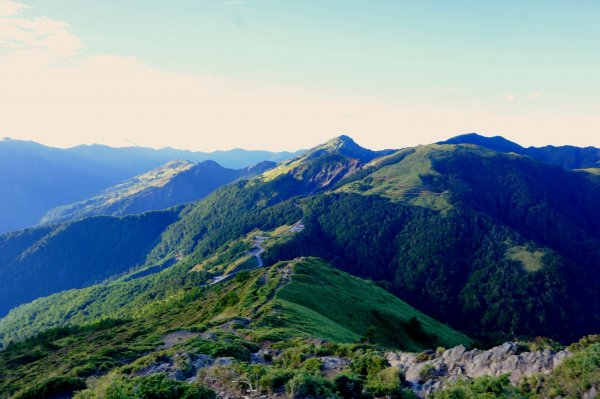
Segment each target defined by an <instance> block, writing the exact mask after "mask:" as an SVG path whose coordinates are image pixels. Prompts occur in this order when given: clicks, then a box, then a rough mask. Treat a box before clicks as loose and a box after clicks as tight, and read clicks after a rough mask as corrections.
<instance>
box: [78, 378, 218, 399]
mask: <svg viewBox="0 0 600 399" xmlns="http://www.w3.org/2000/svg"><path fill="white" fill-rule="evenodd" d="M215 397H216V395H215V393H214V392H213V391H212V390H210V389H208V388H205V387H203V386H200V385H190V384H187V383H185V382H181V381H175V380H171V379H169V378H167V376H166V375H165V374H154V375H151V376H145V377H135V378H131V379H130V378H128V377H125V376H122V375H111V376H109V377H108V378H107V380H106V381H105V383H104V384H99V385H98V386H97V387H95V388H94V389H89V390H87V391H83V392H81V393H80V394H78V395H77V396H76V398H77V399H132V398H134V399H214V398H215Z"/></svg>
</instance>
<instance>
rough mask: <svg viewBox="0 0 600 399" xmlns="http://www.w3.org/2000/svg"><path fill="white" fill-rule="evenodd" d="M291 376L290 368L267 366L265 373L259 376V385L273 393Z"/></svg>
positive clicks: (282, 386)
mask: <svg viewBox="0 0 600 399" xmlns="http://www.w3.org/2000/svg"><path fill="white" fill-rule="evenodd" d="M293 376H294V372H293V371H291V370H286V369H280V368H275V367H269V368H268V369H267V372H266V373H265V375H263V376H262V377H261V379H260V381H259V385H260V386H261V387H262V388H263V389H266V390H267V391H269V393H271V394H273V393H275V392H277V391H279V390H281V389H282V388H284V387H285V384H286V383H287V382H288V381H289V380H290V379H292V377H293Z"/></svg>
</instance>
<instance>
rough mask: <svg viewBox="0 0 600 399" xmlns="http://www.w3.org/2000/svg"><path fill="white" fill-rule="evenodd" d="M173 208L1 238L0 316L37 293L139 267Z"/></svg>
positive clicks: (80, 284)
mask: <svg viewBox="0 0 600 399" xmlns="http://www.w3.org/2000/svg"><path fill="white" fill-rule="evenodd" d="M176 217H177V210H170V211H164V212H153V213H146V214H144V215H140V216H129V217H125V218H109V217H95V218H88V219H84V220H81V221H78V222H74V223H67V224H60V225H55V226H51V227H40V228H31V229H27V230H23V231H19V232H16V233H7V234H5V235H2V236H0V315H2V316H4V315H6V313H7V312H8V311H9V310H10V309H11V308H13V307H15V306H17V305H20V304H22V303H26V302H29V301H31V300H33V299H36V298H39V297H41V296H46V295H49V294H52V293H55V292H59V291H62V290H66V289H70V288H79V287H85V286H89V285H92V284H95V283H98V282H100V281H102V280H104V279H107V278H110V277H114V276H116V275H119V274H123V273H125V272H127V271H129V270H130V269H132V268H135V267H138V266H141V265H144V264H145V263H146V255H147V254H148V253H149V252H150V251H151V250H152V248H153V247H154V246H155V245H156V244H157V243H158V241H159V239H160V235H161V233H162V232H163V231H164V229H165V228H166V227H167V226H168V225H169V224H171V223H172V222H173V221H174V220H175V219H176Z"/></svg>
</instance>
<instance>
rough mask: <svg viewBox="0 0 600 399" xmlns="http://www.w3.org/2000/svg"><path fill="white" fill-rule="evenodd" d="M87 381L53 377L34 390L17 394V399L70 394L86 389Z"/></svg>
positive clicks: (42, 398)
mask: <svg viewBox="0 0 600 399" xmlns="http://www.w3.org/2000/svg"><path fill="white" fill-rule="evenodd" d="M85 387H86V385H85V380H84V379H83V378H79V377H70V376H61V377H51V378H48V379H47V380H44V381H42V382H40V383H39V384H37V385H35V386H34V387H32V388H29V389H27V390H25V391H21V392H19V393H17V394H16V395H15V396H14V398H15V399H45V398H48V397H50V396H53V395H58V394H70V393H73V392H75V391H79V390H81V389H85Z"/></svg>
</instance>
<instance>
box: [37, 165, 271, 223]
mask: <svg viewBox="0 0 600 399" xmlns="http://www.w3.org/2000/svg"><path fill="white" fill-rule="evenodd" d="M275 165H276V164H275V163H274V162H270V161H263V162H261V163H259V164H257V165H253V166H250V167H246V168H243V169H228V168H224V167H222V166H221V165H219V164H218V163H216V162H214V161H203V162H201V163H199V164H194V163H191V162H188V161H172V162H169V163H167V164H165V165H162V166H160V167H158V168H155V169H152V170H151V171H150V172H147V173H145V174H143V175H140V176H136V177H134V178H132V179H129V180H127V181H126V182H124V183H121V184H118V185H116V186H114V187H110V188H108V189H106V190H105V191H104V192H103V193H102V194H100V195H97V196H94V197H92V198H89V199H86V200H84V201H80V202H76V203H73V204H69V205H63V206H60V207H58V208H55V209H53V210H51V211H49V212H48V213H47V214H46V215H45V216H44V217H43V218H42V221H41V223H42V224H47V223H57V222H66V221H69V220H75V219H81V218H84V217H89V216H98V215H106V216H122V215H128V214H136V213H143V212H146V211H152V210H161V209H166V208H169V207H171V206H174V205H180V204H184V203H187V202H193V201H198V200H199V199H201V198H203V197H205V196H206V195H208V194H209V193H211V192H212V191H214V190H215V189H216V188H218V187H220V186H222V185H224V184H227V183H231V182H232V181H234V180H237V179H242V178H248V177H251V176H255V175H258V174H261V173H263V172H265V171H266V170H268V169H271V168H273V167H274V166H275Z"/></svg>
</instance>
